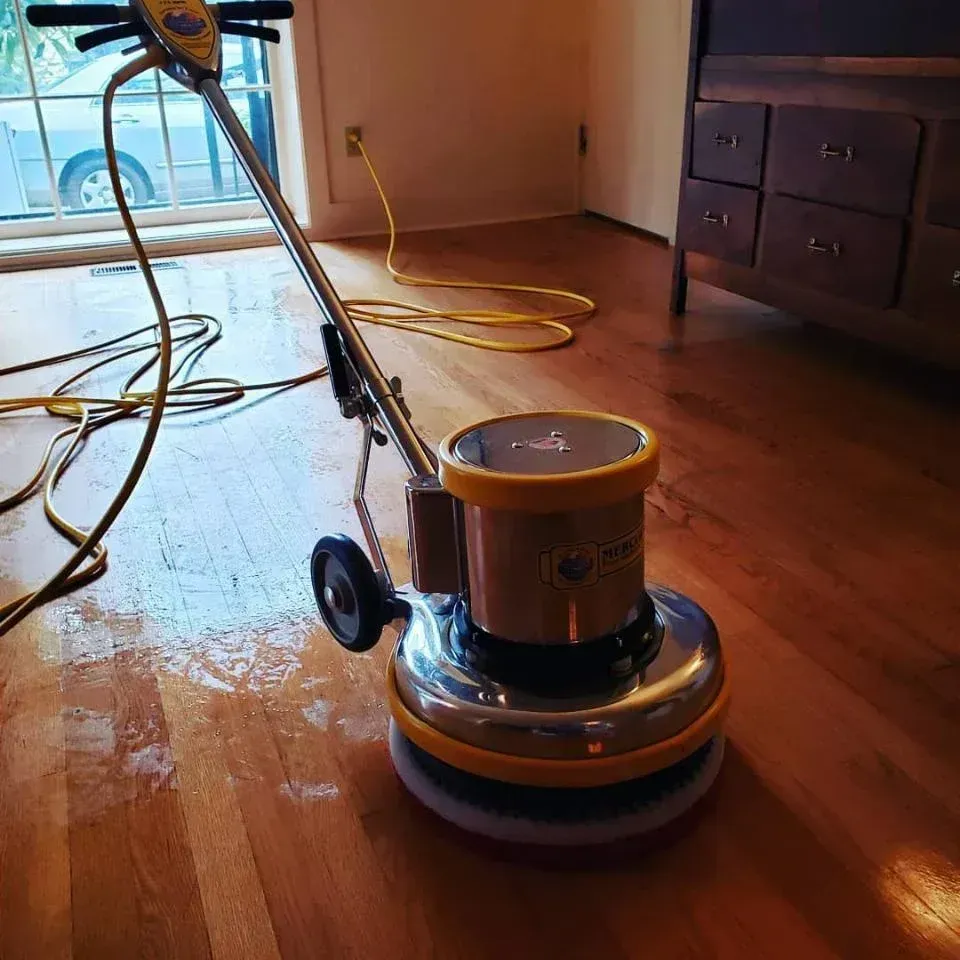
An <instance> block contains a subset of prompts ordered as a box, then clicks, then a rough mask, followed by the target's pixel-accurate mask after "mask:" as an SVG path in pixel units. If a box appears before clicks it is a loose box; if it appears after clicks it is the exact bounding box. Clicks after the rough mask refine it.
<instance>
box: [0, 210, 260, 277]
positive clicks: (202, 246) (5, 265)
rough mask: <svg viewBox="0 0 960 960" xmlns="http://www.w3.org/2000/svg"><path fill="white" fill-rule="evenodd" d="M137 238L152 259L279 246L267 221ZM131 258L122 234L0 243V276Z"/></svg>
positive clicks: (183, 228) (164, 229)
mask: <svg viewBox="0 0 960 960" xmlns="http://www.w3.org/2000/svg"><path fill="white" fill-rule="evenodd" d="M139 233H140V237H141V239H142V240H143V243H144V246H145V247H146V248H147V252H148V254H149V255H150V256H151V257H155V256H160V255H163V256H169V255H175V254H187V253H203V252H207V251H210V250H230V249H238V248H240V247H252V246H264V245H269V244H274V243H277V242H278V240H277V236H276V234H275V233H274V231H273V227H272V226H271V224H270V221H269V220H268V219H267V218H266V217H244V218H242V219H238V220H217V221H212V222H207V223H191V224H182V223H181V224H172V225H163V226H159V225H158V226H149V227H141V228H140V230H139ZM132 258H133V251H132V249H131V247H130V241H129V239H128V238H127V234H126V231H124V230H122V229H120V230H100V231H94V232H90V233H75V234H62V235H60V236H50V237H31V238H29V239H26V238H19V239H15V240H14V239H10V240H0V272H8V271H12V270H33V269H39V268H50V267H67V266H76V265H80V264H89V263H107V262H110V261H113V260H130V259H132Z"/></svg>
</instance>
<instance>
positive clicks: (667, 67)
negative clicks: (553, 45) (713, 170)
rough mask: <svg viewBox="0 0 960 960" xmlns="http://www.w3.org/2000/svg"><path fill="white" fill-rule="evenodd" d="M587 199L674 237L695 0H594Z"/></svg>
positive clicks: (593, 207) (597, 208)
mask: <svg viewBox="0 0 960 960" xmlns="http://www.w3.org/2000/svg"><path fill="white" fill-rule="evenodd" d="M591 7H592V14H591V18H592V22H591V25H590V38H589V41H590V51H589V63H588V73H587V111H586V123H587V140H588V148H587V155H586V157H585V159H584V162H583V184H582V188H583V194H582V195H583V205H584V207H585V208H586V209H587V210H590V211H593V212H595V213H601V214H604V215H605V216H608V217H613V218H614V219H616V220H620V221H622V222H624V223H629V224H631V225H633V226H635V227H640V228H641V229H642V230H648V231H649V232H651V233H655V234H657V235H659V236H662V237H666V238H667V239H669V240H670V241H671V242H672V241H673V239H674V237H675V234H676V216H677V191H678V189H679V185H680V165H681V164H680V161H681V155H682V150H683V113H684V102H685V98H686V86H687V62H688V56H689V44H690V13H691V8H692V0H595V2H594V3H593V4H591Z"/></svg>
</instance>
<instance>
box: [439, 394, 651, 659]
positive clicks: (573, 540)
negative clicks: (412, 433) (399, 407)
mask: <svg viewBox="0 0 960 960" xmlns="http://www.w3.org/2000/svg"><path fill="white" fill-rule="evenodd" d="M439 461H440V464H439V478H440V482H441V484H442V487H443V489H444V490H445V491H447V492H448V493H449V494H451V496H453V497H454V498H455V499H456V501H458V503H459V504H460V509H459V511H458V513H459V518H460V519H459V526H460V530H459V532H458V539H459V540H460V542H461V543H462V552H463V563H462V567H463V570H464V574H462V576H463V577H464V580H465V583H464V586H465V588H466V589H465V590H464V591H463V593H464V602H465V603H466V605H467V607H468V610H469V617H470V619H471V620H472V622H473V624H474V625H475V626H476V627H477V628H478V629H479V630H482V631H484V632H485V633H487V634H489V635H491V636H493V637H498V638H503V639H505V640H509V641H512V642H514V643H523V644H545V645H546V644H550V645H552V644H577V643H584V642H588V641H592V640H597V639H599V638H602V637H606V636H611V635H614V634H617V633H619V632H621V631H623V630H624V629H625V628H627V627H629V626H630V624H631V623H633V622H634V621H636V620H637V618H638V617H639V616H641V614H642V613H643V610H644V607H645V604H644V603H643V602H642V597H641V594H642V591H643V583H644V492H645V490H646V489H647V488H648V487H649V486H650V484H652V483H653V482H654V480H655V479H656V476H657V471H658V469H659V445H658V443H657V439H656V436H655V435H654V434H653V432H652V431H651V430H650V429H649V428H648V427H646V426H645V425H643V424H641V423H638V422H636V421H633V420H628V419H626V418H624V417H618V416H614V415H611V414H604V413H591V412H583V411H547V412H537V413H526V414H520V415H512V416H504V417H496V418H493V419H490V420H485V421H483V422H481V423H477V424H473V425H471V426H468V427H465V428H463V429H461V430H459V431H457V432H455V433H453V434H451V435H450V436H448V437H447V438H446V439H445V440H444V441H443V442H442V443H441V445H440V449H439ZM638 598H639V601H638Z"/></svg>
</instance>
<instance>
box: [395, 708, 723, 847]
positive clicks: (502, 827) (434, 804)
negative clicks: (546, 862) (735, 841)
mask: <svg viewBox="0 0 960 960" xmlns="http://www.w3.org/2000/svg"><path fill="white" fill-rule="evenodd" d="M723 748H724V739H723V737H722V736H719V735H718V736H717V737H715V738H714V739H713V740H712V741H711V742H710V745H709V748H708V750H707V753H706V755H705V757H704V759H703V762H702V764H701V765H700V766H699V768H698V769H697V772H696V773H695V774H694V775H693V776H692V777H689V778H679V779H678V782H677V784H676V785H675V787H672V788H670V789H668V790H660V791H658V792H657V793H656V795H655V796H654V797H652V798H651V799H650V800H649V801H646V802H644V801H642V800H641V801H640V802H638V803H637V804H636V805H635V806H634V807H633V808H632V809H630V810H628V811H624V812H613V813H612V814H611V815H609V816H607V817H604V816H603V808H602V805H600V808H599V809H597V810H596V811H595V812H594V815H593V816H591V815H590V814H587V813H585V815H584V817H583V819H569V818H566V819H562V820H557V819H553V820H551V819H549V814H548V813H547V814H546V815H545V816H544V817H543V818H542V819H541V818H538V817H536V816H534V815H531V816H521V815H517V814H513V813H511V814H507V813H502V812H497V811H494V810H490V809H487V808H485V807H483V806H474V805H473V804H471V803H469V802H468V801H466V800H464V799H463V798H462V797H460V796H453V795H452V794H451V793H448V792H447V791H445V790H444V789H443V787H442V786H440V785H439V784H438V783H437V782H436V781H435V780H434V778H433V777H431V776H429V775H428V774H427V773H426V772H425V771H424V769H423V767H422V766H421V764H420V763H419V762H418V759H417V756H416V753H415V752H414V748H412V744H411V743H410V741H409V740H407V738H406V737H404V735H403V734H402V733H401V732H400V729H399V727H398V726H397V724H396V722H395V721H394V720H392V719H391V721H390V756H391V758H392V760H393V764H394V767H395V768H396V770H397V774H398V775H399V777H400V779H401V780H402V781H403V783H404V785H405V786H406V788H407V789H408V790H409V791H410V793H412V794H413V795H414V796H415V797H416V798H417V799H418V800H419V801H420V802H421V803H422V804H423V805H424V806H425V807H427V808H429V809H430V810H432V811H433V812H434V813H436V814H437V815H438V816H440V817H442V818H443V819H444V820H448V821H449V822H450V823H453V824H455V825H456V826H458V827H460V828H461V829H463V830H467V831H469V832H470V833H475V834H480V835H482V836H485V837H490V838H491V839H493V840H497V841H502V842H505V843H517V844H539V845H542V846H551V847H558V846H572V847H584V846H593V845H597V844H605V843H610V842H612V841H616V840H623V839H625V838H627V837H636V836H639V835H641V834H645V833H650V832H653V831H656V830H659V829H660V828H661V827H664V826H666V825H667V824H668V823H670V822H672V821H673V820H676V819H677V818H678V817H680V816H681V815H682V814H684V813H686V812H687V811H689V810H690V809H691V808H692V807H693V806H694V805H695V804H696V803H697V802H698V801H699V800H701V799H702V798H703V797H704V796H705V795H706V793H707V792H708V791H709V789H710V787H711V786H712V785H713V782H714V781H715V780H716V779H717V775H718V774H719V773H720V767H721V765H722V763H723ZM637 783H638V790H639V789H641V788H640V784H642V781H637Z"/></svg>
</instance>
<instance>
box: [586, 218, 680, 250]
mask: <svg viewBox="0 0 960 960" xmlns="http://www.w3.org/2000/svg"><path fill="white" fill-rule="evenodd" d="M583 215H584V216H585V217H590V218H591V219H593V220H602V221H603V222H604V223H609V224H611V225H612V226H615V227H620V228H621V229H623V230H626V231H627V232H628V233H632V234H635V235H636V236H638V237H643V239H644V240H652V241H653V242H654V243H656V244H658V245H659V246H661V247H669V246H670V245H671V244H670V238H669V237H665V236H663V235H662V234H659V233H654V232H653V231H652V230H644V229H643V227H638V226H635V225H634V224H632V223H627V222H626V221H625V220H618V219H617V218H616V217H610V216H607V214H605V213H597V211H596V210H584V211H583Z"/></svg>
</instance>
